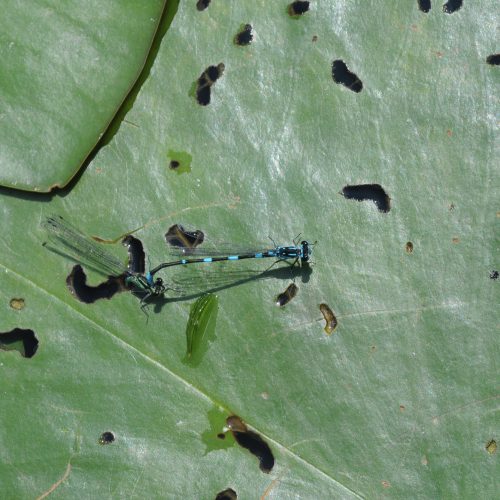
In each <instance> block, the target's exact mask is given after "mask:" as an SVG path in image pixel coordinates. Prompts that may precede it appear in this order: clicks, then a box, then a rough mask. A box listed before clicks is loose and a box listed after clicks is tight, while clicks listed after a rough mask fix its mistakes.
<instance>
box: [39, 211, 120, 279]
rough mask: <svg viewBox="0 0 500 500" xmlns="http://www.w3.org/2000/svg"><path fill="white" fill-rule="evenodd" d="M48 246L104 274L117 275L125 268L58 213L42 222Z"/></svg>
mask: <svg viewBox="0 0 500 500" xmlns="http://www.w3.org/2000/svg"><path fill="white" fill-rule="evenodd" d="M42 227H43V228H44V229H45V231H46V232H47V235H48V237H49V241H50V247H51V249H52V250H53V251H55V252H56V253H59V254H62V255H65V256H66V257H69V258H71V259H73V260H75V261H77V262H80V263H82V264H84V265H86V266H88V267H91V268H92V269H93V270H94V271H97V272H98V273H100V274H102V275H104V276H119V275H121V274H123V273H125V272H127V268H126V266H125V265H124V264H122V263H121V262H120V261H119V260H118V259H117V258H116V257H114V256H113V255H111V254H109V253H108V252H106V251H105V250H104V249H103V248H102V245H100V244H99V243H97V242H95V241H94V240H92V239H90V238H89V237H88V236H86V235H85V234H83V233H82V232H81V231H80V230H79V229H77V228H76V227H74V226H73V225H72V224H70V223H69V222H67V221H66V220H64V219H63V218H62V217H61V216H59V215H52V216H50V217H47V219H46V220H45V221H44V222H43V223H42Z"/></svg>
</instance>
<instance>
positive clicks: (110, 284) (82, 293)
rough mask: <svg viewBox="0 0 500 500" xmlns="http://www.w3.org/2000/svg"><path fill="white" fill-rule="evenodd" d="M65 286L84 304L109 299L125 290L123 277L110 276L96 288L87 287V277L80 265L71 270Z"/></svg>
mask: <svg viewBox="0 0 500 500" xmlns="http://www.w3.org/2000/svg"><path fill="white" fill-rule="evenodd" d="M66 286H67V287H68V289H69V291H70V292H71V293H72V294H73V295H74V296H75V297H76V298H77V299H78V300H80V301H81V302H84V303H85V304H92V303H93V302H95V301H96V300H99V299H110V298H111V297H113V295H115V294H116V293H118V292H121V291H123V290H126V287H125V281H124V279H123V276H119V277H114V276H111V277H109V278H108V279H107V280H106V281H104V282H102V283H101V284H100V285H97V286H89V285H87V275H86V274H85V271H84V270H83V269H82V266H80V264H77V265H76V266H74V267H73V269H72V270H71V273H70V274H69V275H68V277H67V278H66Z"/></svg>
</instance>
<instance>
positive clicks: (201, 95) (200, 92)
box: [196, 86, 210, 106]
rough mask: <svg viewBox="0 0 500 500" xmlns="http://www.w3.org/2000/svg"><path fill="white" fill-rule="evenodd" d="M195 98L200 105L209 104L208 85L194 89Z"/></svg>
mask: <svg viewBox="0 0 500 500" xmlns="http://www.w3.org/2000/svg"><path fill="white" fill-rule="evenodd" d="M196 100H197V101H198V104H201V105H202V106H207V105H208V104H210V87H209V86H206V87H201V88H198V89H196Z"/></svg>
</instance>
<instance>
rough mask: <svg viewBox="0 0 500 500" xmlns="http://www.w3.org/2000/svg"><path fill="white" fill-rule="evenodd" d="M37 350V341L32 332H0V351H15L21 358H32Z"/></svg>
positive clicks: (20, 330) (18, 329)
mask: <svg viewBox="0 0 500 500" xmlns="http://www.w3.org/2000/svg"><path fill="white" fill-rule="evenodd" d="M37 349H38V339H37V338H36V335H35V332H34V331H33V330H23V329H22V328H14V330H11V331H10V332H0V351H17V352H19V354H20V355H21V356H22V357H23V358H32V357H33V356H34V355H35V353H36V351H37Z"/></svg>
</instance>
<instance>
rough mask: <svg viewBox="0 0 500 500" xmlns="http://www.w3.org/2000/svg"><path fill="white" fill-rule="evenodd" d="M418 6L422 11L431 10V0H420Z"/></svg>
mask: <svg viewBox="0 0 500 500" xmlns="http://www.w3.org/2000/svg"><path fill="white" fill-rule="evenodd" d="M418 8H419V9H420V10H421V11H422V12H429V11H430V10H431V0H418Z"/></svg>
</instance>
